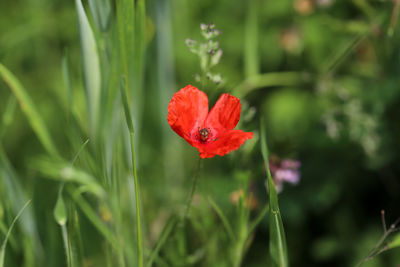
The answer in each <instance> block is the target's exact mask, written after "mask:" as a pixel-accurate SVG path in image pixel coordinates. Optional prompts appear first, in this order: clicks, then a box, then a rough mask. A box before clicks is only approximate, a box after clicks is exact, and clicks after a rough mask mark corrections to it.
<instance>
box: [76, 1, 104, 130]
mask: <svg viewBox="0 0 400 267" xmlns="http://www.w3.org/2000/svg"><path fill="white" fill-rule="evenodd" d="M75 3H76V10H77V13H78V25H79V36H80V43H81V56H82V69H83V81H84V84H85V91H86V100H87V105H88V112H89V121H90V129H91V133H92V135H93V134H94V133H95V132H96V128H97V123H98V118H99V108H100V95H101V92H100V90H101V77H100V63H99V55H98V51H97V45H96V40H95V38H94V35H93V31H92V28H91V27H90V24H89V21H88V19H87V17H86V13H85V10H84V9H83V6H82V2H81V0H75Z"/></svg>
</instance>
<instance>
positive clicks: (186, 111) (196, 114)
mask: <svg viewBox="0 0 400 267" xmlns="http://www.w3.org/2000/svg"><path fill="white" fill-rule="evenodd" d="M207 114H208V98H207V95H206V94H205V93H204V92H202V91H200V90H199V89H197V88H196V87H194V86H191V85H187V86H186V87H184V88H182V89H181V90H179V91H178V92H177V93H175V94H174V96H173V97H172V99H171V101H170V102H169V105H168V124H169V125H170V126H171V128H172V130H174V131H175V132H176V133H177V134H179V135H180V136H181V137H183V138H184V139H185V140H186V141H188V142H189V143H190V144H192V141H191V136H192V135H193V134H195V132H197V131H198V127H201V126H202V125H203V124H204V120H205V118H206V117H207Z"/></svg>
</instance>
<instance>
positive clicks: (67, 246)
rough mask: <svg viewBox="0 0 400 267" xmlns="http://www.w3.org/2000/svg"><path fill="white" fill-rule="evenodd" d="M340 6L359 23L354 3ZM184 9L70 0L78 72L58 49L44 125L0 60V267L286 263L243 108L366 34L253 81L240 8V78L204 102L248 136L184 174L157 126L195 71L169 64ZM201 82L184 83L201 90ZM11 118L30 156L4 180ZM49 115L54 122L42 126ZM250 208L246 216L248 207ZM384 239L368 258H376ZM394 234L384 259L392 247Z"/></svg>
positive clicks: (257, 56)
mask: <svg viewBox="0 0 400 267" xmlns="http://www.w3.org/2000/svg"><path fill="white" fill-rule="evenodd" d="M354 3H355V6H357V7H358V8H359V9H360V10H362V12H363V14H364V15H365V16H367V17H368V18H369V19H370V20H373V17H374V15H375V13H374V11H373V9H372V7H371V6H370V5H369V4H368V3H367V1H354ZM192 4H193V3H192V2H187V1H182V0H176V1H172V2H169V1H158V0H153V1H145V0H118V1H112V0H88V1H82V0H75V1H74V5H75V11H74V12H75V13H74V14H75V15H76V25H75V26H76V29H77V32H76V33H77V36H76V38H77V39H78V38H79V48H80V54H79V57H78V59H79V60H80V61H78V60H77V57H76V56H74V54H73V53H71V52H70V49H69V48H67V49H65V50H64V51H65V52H64V54H63V56H62V59H61V60H60V64H59V65H60V67H59V72H60V73H61V75H62V78H63V79H62V80H61V79H60V81H59V83H60V84H62V85H61V86H59V88H58V89H59V90H60V91H62V92H61V93H60V94H62V95H63V96H62V98H63V100H64V102H65V103H66V104H65V105H64V106H63V105H59V106H58V105H57V111H56V112H57V114H50V115H49V114H47V113H46V112H45V111H43V110H44V109H42V107H41V106H40V103H39V102H36V101H35V99H37V98H36V97H37V96H36V95H35V93H34V91H33V89H34V88H35V86H36V87H37V85H34V84H31V83H29V82H28V81H26V80H25V79H24V76H23V75H22V74H19V75H15V74H14V73H13V71H12V68H11V67H6V66H5V65H3V64H1V63H0V77H1V78H2V80H3V81H4V82H5V85H6V86H7V87H8V88H9V89H10V90H9V92H10V94H9V95H10V97H9V99H8V101H7V104H6V107H5V108H4V113H3V114H2V120H1V122H0V177H1V179H0V200H1V205H0V233H1V237H2V240H3V245H2V247H1V250H0V267H3V266H10V267H13V266H24V267H31V266H32V267H33V266H68V267H81V266H82V267H87V266H96V267H97V266H107V267H113V266H120V267H131V266H137V267H143V266H146V267H151V266H216V267H219V266H222V267H225V266H226V267H231V266H235V267H239V266H280V267H286V266H289V258H290V256H291V253H290V252H288V247H289V248H290V243H289V241H288V244H287V243H286V242H287V241H286V240H287V237H286V235H285V230H284V225H286V223H285V221H284V220H283V218H284V216H282V214H284V213H285V210H282V214H281V210H280V205H279V203H278V194H277V191H276V189H275V184H274V180H273V177H272V176H271V171H270V167H269V160H270V154H269V151H268V148H267V139H266V136H267V134H266V133H267V129H266V128H267V126H266V125H265V124H264V123H265V121H266V118H264V114H262V110H261V109H260V110H257V114H256V116H254V112H253V114H252V109H251V108H249V106H248V103H247V101H251V100H252V98H254V95H257V94H258V93H260V91H262V90H263V89H266V88H272V89H274V88H280V87H302V86H304V87H305V86H306V85H309V84H313V83H318V82H320V81H321V80H322V79H323V78H326V77H327V76H329V75H331V74H333V72H334V71H336V70H337V68H339V67H340V65H341V63H343V62H344V61H345V60H346V59H347V58H348V57H349V55H350V54H351V53H352V52H354V49H355V48H356V47H357V46H358V45H360V43H361V41H362V40H364V39H365V37H366V36H367V35H368V34H370V33H371V32H372V30H373V29H372V28H373V27H372V26H369V25H367V26H365V25H364V24H363V25H362V27H361V28H362V29H361V30H360V29H359V28H357V31H358V32H357V35H356V36H355V37H354V36H351V38H350V37H349V38H348V40H350V41H349V42H346V43H345V45H344V46H343V47H339V49H338V50H337V51H335V52H334V53H333V55H332V57H331V58H328V59H327V60H326V63H323V64H321V66H322V67H321V69H322V71H321V72H320V73H315V74H310V73H311V71H310V73H308V72H305V71H303V70H294V71H277V72H264V68H265V66H264V68H263V66H262V62H261V58H262V56H263V55H262V54H261V49H262V45H263V43H262V41H261V40H262V38H263V36H261V34H260V32H261V31H262V27H261V25H262V23H263V21H262V14H261V13H262V8H263V7H264V4H265V3H263V2H262V1H260V0H250V1H245V2H244V3H242V4H243V7H245V8H244V13H243V14H242V13H240V14H242V15H243V21H244V26H243V34H244V38H243V39H240V46H239V47H240V48H241V49H243V50H239V53H238V54H240V61H243V68H238V69H239V70H237V72H238V73H240V75H236V76H240V78H238V80H239V79H241V80H240V81H239V82H238V83H237V84H236V85H235V86H232V87H231V86H230V85H231V84H233V82H230V81H228V83H227V84H228V86H226V87H223V86H221V87H218V86H217V89H216V90H214V91H213V92H211V93H212V94H211V95H213V94H216V93H219V91H218V90H222V89H223V90H226V91H228V92H230V93H232V94H233V95H235V96H237V97H240V98H241V100H242V103H243V112H242V115H243V116H242V118H243V119H242V121H241V123H242V125H241V126H243V127H244V128H248V130H252V131H253V132H254V133H255V137H254V139H253V140H251V141H248V143H246V145H245V146H244V147H243V148H241V149H240V150H239V151H237V152H234V153H232V154H230V155H228V156H226V157H224V158H223V159H220V158H213V159H211V160H204V161H203V160H202V161H199V165H198V169H197V168H196V166H194V165H195V164H194V163H193V162H196V160H199V159H197V158H198V155H197V154H195V153H192V151H190V148H187V147H185V149H183V145H182V144H183V143H182V142H180V140H178V137H176V136H174V135H173V134H172V131H171V129H170V128H169V126H168V124H167V122H166V117H167V105H168V101H169V100H170V98H171V96H172V94H173V93H174V91H176V90H177V89H178V88H181V87H183V86H184V85H185V84H184V85H179V86H178V85H176V81H175V78H176V76H178V77H179V76H180V75H182V76H184V75H186V76H184V77H185V78H182V77H180V79H181V80H187V81H188V82H187V83H193V84H196V80H195V76H194V73H195V72H196V71H198V70H197V69H196V68H195V67H192V66H189V65H188V66H184V67H182V66H180V67H181V68H180V70H181V71H182V73H183V74H181V73H176V71H175V69H176V67H177V66H176V63H177V62H176V61H175V60H176V58H177V57H182V58H184V59H185V60H182V62H185V63H187V62H192V63H193V62H196V61H195V60H197V59H193V60H191V59H188V58H191V56H192V55H191V54H190V53H189V52H188V53H183V52H181V51H179V50H180V49H181V48H182V47H184V39H185V38H188V37H192V36H180V35H179V33H175V32H174V31H173V28H174V27H180V28H182V32H184V34H189V33H188V32H187V30H188V29H189V27H188V26H187V25H184V22H185V20H189V19H190V18H191V16H195V15H196V14H195V12H196V11H195V10H192V9H191V8H192ZM177 12H178V13H179V14H178V15H179V16H177ZM200 22H205V21H199V22H198V23H197V22H196V23H197V24H200ZM174 23H175V24H178V26H177V25H175V24H174ZM392 25H394V24H392ZM218 26H219V25H218ZM71 27H72V26H71ZM227 28H228V30H231V31H235V30H237V29H236V28H234V29H232V28H229V27H227ZM392 31H393V29H391V32H392ZM190 34H193V35H194V36H196V34H197V33H190ZM241 34H242V33H241ZM221 39H222V38H221ZM151 40H152V41H153V42H151ZM0 41H1V40H0ZM224 42H225V44H226V45H227V46H228V45H230V44H228V42H227V41H226V40H224V41H223V39H222V40H221V45H220V44H219V43H217V44H218V45H220V47H221V48H222V49H223V48H224V47H223V44H224ZM231 49H232V47H231ZM67 51H68V52H67ZM227 51H228V53H227V54H229V50H228V49H227ZM234 51H235V52H238V50H234ZM150 52H154V53H150ZM231 53H232V50H231ZM208 56H209V55H207V57H208ZM224 56H225V54H224ZM227 60H229V59H227ZM231 62H232V61H231ZM149 63H151V64H149ZM178 63H179V62H178ZM196 64H198V62H196ZM215 65H216V64H215ZM215 65H212V67H213V68H214V67H216V66H215ZM178 67H179V66H178ZM218 67H219V66H218ZM191 71H193V73H192V72H191ZM218 71H219V70H218ZM203 72H204V73H202V75H201V76H202V78H203V79H202V80H200V82H198V83H199V84H202V85H203V86H204V87H205V88H201V89H202V90H210V91H211V89H212V88H214V87H212V86H210V84H211V83H210V82H209V81H208V80H206V79H205V78H206V76H207V75H206V72H205V71H203ZM15 73H17V71H16V72H15ZM78 73H80V74H78ZM187 73H190V74H187ZM17 76H20V79H18V78H17ZM231 76H235V75H231ZM145 77H147V78H148V79H145ZM23 84H24V85H23ZM206 86H207V87H206ZM61 88H62V89H61ZM230 88H232V89H230ZM257 90H259V91H257ZM46 97H47V96H46ZM82 98H84V101H81V100H82ZM256 98H257V97H256ZM253 100H254V99H253ZM257 101H258V99H256V100H254V102H257ZM260 101H261V100H260ZM18 108H19V109H20V110H21V111H22V113H21V114H23V116H24V117H25V119H26V121H27V123H28V124H29V126H30V128H31V129H32V132H33V135H34V136H35V140H34V141H33V143H34V144H36V143H35V142H37V146H36V145H35V146H34V148H33V151H30V150H29V149H27V150H26V151H25V150H24V151H21V153H26V154H27V155H28V157H29V160H28V162H27V164H25V162H23V163H21V162H20V163H18V164H16V166H17V168H19V169H16V167H14V166H13V164H12V160H11V159H12V157H10V156H9V155H8V154H7V151H6V149H5V146H4V144H6V142H7V140H5V139H4V136H6V133H7V131H8V130H9V129H10V128H11V125H12V123H13V121H14V120H16V119H17V116H19V115H20V114H19V113H18V110H17V109H18ZM16 113H17V115H16ZM49 116H50V117H51V118H53V119H54V120H57V122H52V123H53V124H52V123H51V122H49V123H48V124H46V122H48V121H50V119H49ZM256 117H260V118H261V124H260V125H258V123H257V122H255V121H257V120H256ZM54 125H58V127H60V128H62V129H56V127H54ZM324 142H326V141H325V139H324ZM186 148H187V149H186ZM14 159H15V155H14ZM24 159H25V158H24ZM201 164H202V165H203V168H202V170H201V171H200V165H201ZM21 165H23V166H22V167H21ZM25 165H26V166H25ZM192 173H195V180H194V183H193V184H192V185H191V182H192V180H191V179H190V177H192V175H191V174H192ZM265 177H266V178H265ZM228 179H229V180H228ZM228 181H229V182H228ZM264 183H265V184H266V188H264V187H263V184H264ZM259 185H261V186H259ZM191 186H192V187H191ZM238 192H239V193H238ZM230 194H231V196H232V194H236V196H237V198H236V199H235V200H233V198H232V197H230ZM187 196H189V198H188V199H187ZM263 197H264V198H265V199H263ZM30 198H32V205H29V206H28V204H29V203H30V202H29V201H28V202H27V200H28V199H30ZM252 200H257V201H258V203H259V204H258V207H252V206H251V205H249V203H252ZM24 203H26V204H25V205H24ZM185 204H186V205H185ZM21 207H22V209H21ZM281 207H282V206H281ZM22 211H24V212H23V213H22ZM299 217H301V216H299ZM396 225H397V223H396ZM16 226H18V227H16ZM396 227H397V226H396ZM396 227H393V229H392V230H390V233H392V232H394V229H396V230H398V228H396ZM11 230H12V231H11ZM386 230H387V229H386V228H385V231H384V238H383V239H382V241H380V242H379V243H378V244H379V246H377V247H376V248H375V250H373V251H371V254H370V255H373V256H375V255H377V254H376V253H377V252H379V253H380V252H381V251H380V250H379V249H380V248H381V245H382V244H383V240H385V238H386V237H387V231H386ZM399 237H400V235H399V234H397V235H395V236H394V238H393V242H392V243H390V244H389V245H388V246H387V248H388V249H389V248H390V249H392V248H397V247H398V246H400V242H399V240H400V238H399ZM254 240H256V241H257V243H256V244H254V242H253V241H254ZM288 240H290V239H289V238H288ZM7 244H8V245H7ZM6 245H7V246H6ZM255 246H257V247H255ZM385 248H386V247H385ZM260 251H261V253H260ZM379 253H378V254H379ZM368 260H369V258H368Z"/></svg>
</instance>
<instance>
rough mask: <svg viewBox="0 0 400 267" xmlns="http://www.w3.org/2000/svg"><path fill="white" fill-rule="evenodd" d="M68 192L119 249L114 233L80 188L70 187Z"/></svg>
mask: <svg viewBox="0 0 400 267" xmlns="http://www.w3.org/2000/svg"><path fill="white" fill-rule="evenodd" d="M67 191H68V193H69V194H70V195H71V197H72V199H73V200H74V201H75V203H76V204H77V205H78V206H79V208H80V209H81V210H82V212H83V213H84V214H85V216H86V217H87V218H88V219H89V221H91V223H92V224H93V225H94V226H95V227H96V229H97V230H98V231H99V232H100V233H101V234H102V235H103V236H104V237H105V238H106V240H107V241H108V242H109V243H110V244H111V246H112V247H113V248H114V249H115V250H116V251H119V250H120V247H119V244H118V242H117V241H116V239H115V237H114V234H113V233H112V232H111V231H110V229H109V228H108V227H107V226H106V225H105V224H104V223H103V221H102V220H101V218H100V217H99V216H98V215H97V213H96V211H94V210H93V208H92V207H91V206H90V205H89V203H88V202H87V201H86V200H85V199H84V198H83V197H82V195H81V192H80V191H79V189H76V190H72V189H68V190H67Z"/></svg>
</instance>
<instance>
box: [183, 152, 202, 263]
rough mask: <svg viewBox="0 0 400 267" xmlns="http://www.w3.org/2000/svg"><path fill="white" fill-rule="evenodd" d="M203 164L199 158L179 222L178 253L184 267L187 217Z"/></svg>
mask: <svg viewBox="0 0 400 267" xmlns="http://www.w3.org/2000/svg"><path fill="white" fill-rule="evenodd" d="M201 162H202V161H201V158H199V160H198V162H197V168H196V171H195V173H194V177H193V183H192V188H191V190H190V194H189V198H188V201H187V203H186V207H185V210H184V212H183V216H182V217H181V219H180V222H179V229H180V232H179V239H178V251H179V254H180V257H181V259H182V264H183V265H185V264H186V249H185V248H186V244H185V223H186V219H187V217H188V216H189V211H190V207H191V205H192V200H193V195H194V192H195V191H196V187H197V180H198V178H199V173H200V168H201Z"/></svg>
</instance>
